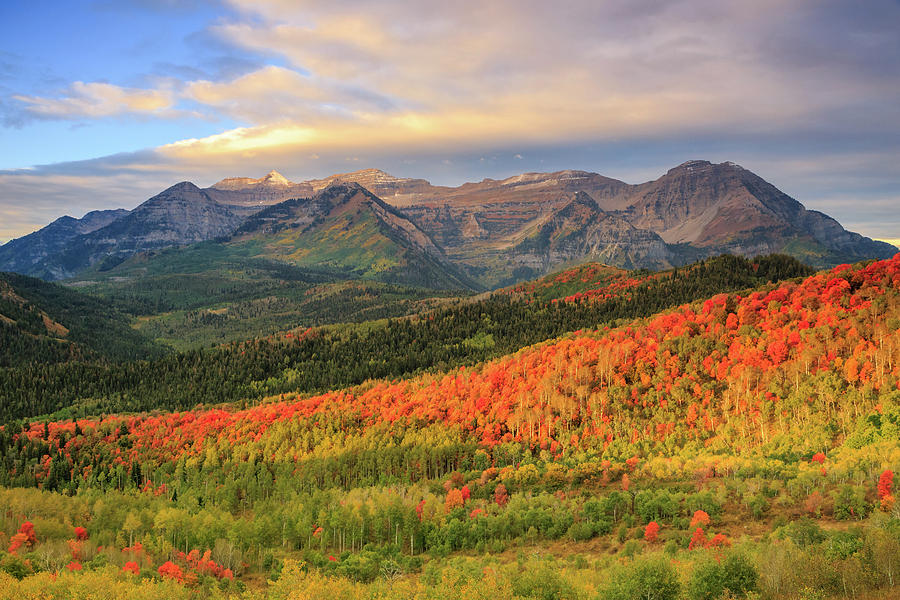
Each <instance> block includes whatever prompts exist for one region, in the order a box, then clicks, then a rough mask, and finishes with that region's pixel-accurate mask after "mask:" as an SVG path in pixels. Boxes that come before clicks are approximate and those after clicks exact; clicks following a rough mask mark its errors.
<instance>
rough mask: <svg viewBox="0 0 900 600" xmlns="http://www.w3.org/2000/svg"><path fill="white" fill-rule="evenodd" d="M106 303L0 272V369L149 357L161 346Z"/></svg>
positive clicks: (59, 287)
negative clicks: (132, 326) (73, 361)
mask: <svg viewBox="0 0 900 600" xmlns="http://www.w3.org/2000/svg"><path fill="white" fill-rule="evenodd" d="M129 321H130V320H129V318H128V317H126V316H125V315H124V314H122V313H121V312H120V311H119V310H118V309H117V307H116V306H115V305H113V304H112V303H110V302H109V301H105V300H101V299H97V298H93V297H91V296H88V295H86V294H82V293H81V292H78V291H76V290H72V289H69V288H65V287H63V286H60V285H57V284H53V283H47V282H44V281H41V280H39V279H34V278H31V277H27V276H24V275H19V274H16V273H0V367H16V366H25V365H38V364H48V363H58V362H66V361H70V360H86V359H109V360H114V361H123V360H135V359H143V358H153V357H157V356H160V355H161V354H163V352H164V351H163V348H162V347H160V346H158V345H156V344H154V343H152V342H151V341H149V340H148V339H146V338H144V337H143V336H142V335H141V334H139V333H138V332H137V331H135V330H134V329H132V328H131V326H130V322H129Z"/></svg>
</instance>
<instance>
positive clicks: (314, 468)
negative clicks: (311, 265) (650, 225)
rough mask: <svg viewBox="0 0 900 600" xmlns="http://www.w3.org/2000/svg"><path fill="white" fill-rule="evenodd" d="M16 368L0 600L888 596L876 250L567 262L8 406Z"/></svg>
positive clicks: (884, 398) (894, 385)
mask: <svg viewBox="0 0 900 600" xmlns="http://www.w3.org/2000/svg"><path fill="white" fill-rule="evenodd" d="M374 357H377V360H373V358H374ZM23 373H25V371H23V370H22V369H21V368H16V369H8V370H7V371H6V373H5V375H4V378H5V379H4V381H5V383H4V387H3V388H0V389H2V390H3V391H2V394H3V395H4V398H10V399H11V402H9V403H8V404H7V403H4V410H6V411H7V414H6V415H5V417H4V420H5V425H4V426H3V427H2V430H0V465H2V466H0V486H2V487H0V498H2V500H0V506H3V507H6V508H5V510H4V511H3V512H2V514H0V547H2V548H0V581H2V582H3V585H2V586H0V588H2V591H0V597H7V596H8V597H10V598H12V597H16V598H19V597H41V598H115V597H134V598H158V597H169V598H207V597H221V598H229V597H231V598H322V597H334V598H385V599H388V598H422V599H426V598H427V599H431V598H451V597H454V598H459V597H463V598H536V599H586V600H587V599H595V598H596V599H599V600H631V599H636V598H652V599H658V600H676V599H677V600H695V599H696V600H717V599H722V598H730V599H733V598H755V599H763V598H765V599H772V600H788V599H790V600H825V599H837V598H847V599H849V598H859V599H874V598H895V597H897V593H898V588H900V585H898V577H900V506H898V503H897V502H896V499H895V495H896V489H897V485H898V483H900V482H897V481H896V479H895V476H894V473H895V472H897V470H898V469H900V255H898V256H896V257H894V258H893V259H891V260H885V261H877V262H868V263H862V264H857V265H842V266H840V267H837V268H835V269H832V270H830V271H823V272H818V273H812V272H810V271H809V270H808V268H805V267H803V266H802V265H799V264H798V263H793V262H791V261H789V260H786V259H783V258H780V257H772V258H769V259H766V260H759V261H755V262H751V261H746V260H744V259H736V258H730V257H721V258H718V259H713V260H707V261H705V262H703V263H698V264H696V265H693V266H691V267H686V268H681V269H678V270H677V272H676V271H669V272H662V273H647V272H632V273H627V272H621V271H617V270H610V269H608V268H603V267H601V266H597V265H584V266H578V267H574V268H573V269H569V270H567V271H565V272H562V273H558V274H555V275H553V276H551V277H548V278H544V279H542V280H539V281H536V282H532V283H530V284H526V285H520V286H516V287H515V288H511V289H508V290H505V291H503V292H502V293H496V294H493V295H490V296H488V297H484V298H474V299H469V300H466V301H462V302H459V303H457V304H454V305H451V306H447V307H443V308H436V309H434V310H432V311H430V312H427V313H424V314H423V315H421V316H420V317H415V318H406V319H392V320H389V321H386V322H380V323H378V322H376V323H366V324H357V325H347V326H340V327H333V328H321V329H301V330H291V331H288V332H285V333H282V334H279V335H275V336H270V337H268V338H264V339H258V340H254V341H252V342H244V343H235V344H229V345H226V346H222V347H217V348H213V349H203V350H197V351H193V352H187V353H179V354H174V355H169V356H167V357H164V358H160V359H157V360H155V361H143V362H124V363H113V362H96V361H95V362H92V361H83V360H79V361H70V362H66V363H63V364H58V365H51V366H45V367H41V370H40V371H39V373H40V374H41V385H42V386H46V387H44V388H42V391H40V392H39V393H31V394H30V395H29V392H28V391H27V388H28V386H27V385H23V383H22V382H23V381H24V380H22V379H19V380H17V379H15V378H16V377H22V376H23V375H22V374H23ZM17 382H18V383H17ZM70 389H72V390H76V391H74V392H68V391H67V390H70ZM167 411H176V412H167ZM50 413H55V415H53V416H52V417H49V416H47V415H48V414H50ZM38 415H44V416H42V417H41V418H34V417H35V416H38ZM3 548H5V549H6V551H5V552H4V551H3Z"/></svg>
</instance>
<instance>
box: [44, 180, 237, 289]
mask: <svg viewBox="0 0 900 600" xmlns="http://www.w3.org/2000/svg"><path fill="white" fill-rule="evenodd" d="M242 222H243V218H242V217H241V216H239V215H237V214H235V213H234V212H233V211H232V210H230V209H229V208H228V207H226V206H223V205H221V204H219V203H217V202H216V201H215V200H213V199H212V198H210V197H209V195H208V194H206V193H205V192H204V191H203V190H201V189H200V188H198V187H197V186H195V185H194V184H193V183H189V182H182V183H179V184H176V185H173V186H172V187H170V188H168V189H167V190H165V191H163V192H162V193H160V194H158V195H156V196H154V197H153V198H150V199H149V200H147V201H146V202H144V203H143V204H141V205H140V206H138V207H137V208H135V209H134V210H132V211H131V212H128V213H127V214H125V215H123V216H121V217H119V218H118V219H115V220H113V221H112V222H110V223H109V224H107V225H105V226H104V227H100V228H98V229H95V230H93V231H90V232H88V233H85V234H82V235H78V236H76V237H74V238H72V239H71V240H70V241H69V242H68V243H66V244H65V246H64V247H63V248H62V249H61V250H60V251H58V252H55V253H53V254H50V255H48V256H47V257H46V258H44V259H43V260H41V261H40V262H39V263H37V264H35V265H34V267H33V274H35V275H36V276H38V277H41V278H42V279H48V280H54V279H65V278H67V277H72V276H74V275H75V274H77V273H79V272H81V271H83V270H85V269H88V268H90V267H94V266H99V267H100V268H103V267H104V266H111V265H114V264H117V263H118V262H121V261H122V260H124V259H126V258H128V257H129V256H131V255H133V254H135V253H137V252H142V251H145V250H153V249H159V248H166V247H169V246H183V245H185V244H193V243H195V242H202V241H205V240H210V239H213V238H217V237H223V236H229V235H231V234H232V233H233V232H234V231H235V230H236V229H237V228H238V227H239V226H240V224H241V223H242Z"/></svg>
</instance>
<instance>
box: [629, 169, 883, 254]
mask: <svg viewBox="0 0 900 600" xmlns="http://www.w3.org/2000/svg"><path fill="white" fill-rule="evenodd" d="M622 215H623V216H624V218H626V219H627V220H628V221H629V222H630V223H631V224H633V225H634V226H636V227H640V228H643V229H649V230H652V231H655V232H657V233H659V235H660V236H661V237H662V238H663V239H664V240H665V241H666V242H668V243H672V244H690V245H692V246H694V247H696V248H698V249H702V250H705V251H708V252H713V253H720V252H733V253H736V254H743V255H754V254H764V253H769V252H780V251H785V250H787V251H789V252H791V253H792V254H794V255H796V256H798V258H801V259H804V260H807V261H809V262H811V263H813V264H817V265H826V264H834V263H837V262H844V261H851V262H852V261H855V260H860V259H863V258H888V257H890V256H893V254H894V253H895V252H896V248H894V247H893V246H890V245H889V244H885V243H884V242H876V241H873V240H870V239H868V238H864V237H863V236H860V235H859V234H855V233H851V232H848V231H846V230H844V229H843V227H841V226H840V224H838V222H837V221H835V220H834V219H831V218H830V217H828V216H826V215H824V214H822V213H820V212H817V211H808V210H806V209H805V208H804V207H803V205H802V204H800V203H799V202H797V201H796V200H794V199H793V198H791V197H790V196H788V195H787V194H785V193H783V192H781V191H780V190H778V189H777V188H775V186H773V185H772V184H770V183H768V182H766V181H765V180H763V179H762V178H761V177H759V176H758V175H756V174H754V173H751V172H750V171H748V170H746V169H743V168H741V167H739V166H738V165H735V164H733V163H727V162H726V163H721V164H712V163H710V162H708V161H689V162H686V163H684V164H682V165H679V166H678V167H675V168H674V169H671V170H669V171H668V172H667V173H666V174H665V175H664V176H662V177H660V178H659V179H657V180H656V181H652V182H648V183H645V184H641V185H638V186H633V187H632V188H630V189H629V190H628V193H627V208H626V209H624V211H623V212H622ZM803 242H805V243H806V244H807V246H808V248H807V249H805V250H804V249H803V248H802V243H803Z"/></svg>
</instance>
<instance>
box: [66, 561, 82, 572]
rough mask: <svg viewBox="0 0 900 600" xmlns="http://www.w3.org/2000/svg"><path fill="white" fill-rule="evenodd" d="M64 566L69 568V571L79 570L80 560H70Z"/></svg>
mask: <svg viewBox="0 0 900 600" xmlns="http://www.w3.org/2000/svg"><path fill="white" fill-rule="evenodd" d="M66 568H67V569H68V570H70V571H80V570H81V563H80V562H75V561H74V560H73V561H72V562H70V563H69V564H67V565H66Z"/></svg>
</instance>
